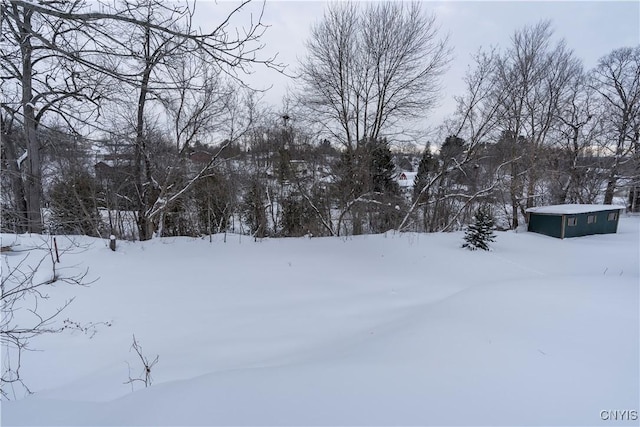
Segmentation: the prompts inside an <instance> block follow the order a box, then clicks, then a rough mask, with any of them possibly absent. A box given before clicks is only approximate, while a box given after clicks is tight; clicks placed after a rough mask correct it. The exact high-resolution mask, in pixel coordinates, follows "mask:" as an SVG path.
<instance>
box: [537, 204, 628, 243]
mask: <svg viewBox="0 0 640 427" xmlns="http://www.w3.org/2000/svg"><path fill="white" fill-rule="evenodd" d="M612 213H615V219H614V220H609V214H612ZM619 216H620V211H619V210H617V209H616V210H610V211H600V212H589V213H580V214H566V215H562V214H557V215H553V214H537V213H533V212H532V213H530V214H529V227H528V230H529V231H532V232H535V233H541V234H545V235H547V236H552V237H558V238H565V237H579V236H588V235H592V234H609V233H616V232H617V231H618V219H619ZM589 217H593V218H595V220H594V221H592V222H591V223H589ZM572 219H575V225H569V224H570V222H571V221H572ZM563 222H564V224H563ZM563 225H564V236H563V235H562V233H563V231H562V230H563Z"/></svg>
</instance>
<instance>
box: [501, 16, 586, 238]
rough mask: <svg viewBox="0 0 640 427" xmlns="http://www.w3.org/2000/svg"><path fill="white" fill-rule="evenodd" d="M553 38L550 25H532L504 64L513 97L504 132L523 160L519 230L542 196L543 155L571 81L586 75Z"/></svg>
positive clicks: (516, 184) (513, 188) (517, 193)
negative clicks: (532, 207)
mask: <svg viewBox="0 0 640 427" xmlns="http://www.w3.org/2000/svg"><path fill="white" fill-rule="evenodd" d="M552 36H553V31H552V28H551V23H550V22H549V21H542V22H540V23H538V24H536V25H534V26H526V27H524V28H522V29H520V30H518V31H516V32H515V34H514V36H513V37H512V45H511V48H510V49H509V50H508V51H507V52H506V53H505V54H504V55H503V56H502V58H501V60H500V62H499V64H500V65H499V68H498V73H499V77H500V79H501V81H502V84H503V85H504V87H505V90H506V93H508V96H507V97H506V98H505V99H504V101H503V103H502V106H501V112H500V116H501V120H500V122H501V123H500V127H501V129H502V132H503V135H504V136H505V137H506V139H505V141H504V142H505V144H507V145H508V146H509V147H510V153H508V156H509V157H511V158H512V159H514V158H516V157H520V158H521V161H518V162H515V161H513V162H511V164H510V174H509V179H508V186H509V189H508V192H509V198H510V205H511V226H512V227H513V228H516V227H517V226H518V224H519V219H518V218H519V216H520V215H522V216H524V211H525V209H526V208H528V207H531V206H533V205H534V201H535V199H536V197H539V195H538V193H537V191H538V183H539V181H540V178H541V176H542V170H543V168H542V167H540V166H541V165H540V160H541V159H542V156H540V151H541V150H542V148H543V147H544V146H545V145H546V144H547V143H548V140H549V136H550V134H551V132H552V131H553V129H555V124H556V122H557V119H558V111H559V109H560V108H561V105H562V104H563V103H564V102H566V100H567V93H568V92H570V87H571V79H572V78H573V77H574V76H575V75H576V73H579V71H580V62H579V61H578V60H577V59H576V58H575V57H574V56H573V52H572V51H571V50H569V49H567V47H566V45H565V42H564V40H560V41H559V42H557V43H556V44H555V45H553V44H552ZM523 202H524V203H523Z"/></svg>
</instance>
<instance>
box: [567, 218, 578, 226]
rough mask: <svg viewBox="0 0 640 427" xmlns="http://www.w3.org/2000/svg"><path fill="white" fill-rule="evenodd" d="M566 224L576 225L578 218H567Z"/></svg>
mask: <svg viewBox="0 0 640 427" xmlns="http://www.w3.org/2000/svg"><path fill="white" fill-rule="evenodd" d="M567 225H568V226H569V227H575V226H576V225H578V218H576V217H575V216H574V217H571V218H567Z"/></svg>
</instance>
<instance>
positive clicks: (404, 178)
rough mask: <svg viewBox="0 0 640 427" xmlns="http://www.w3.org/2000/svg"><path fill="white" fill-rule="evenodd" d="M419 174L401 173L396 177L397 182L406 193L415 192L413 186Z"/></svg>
mask: <svg viewBox="0 0 640 427" xmlns="http://www.w3.org/2000/svg"><path fill="white" fill-rule="evenodd" d="M416 175H418V173H417V172H406V171H404V172H399V173H398V174H396V176H395V180H396V182H397V183H398V185H399V186H400V189H401V190H403V191H405V192H410V191H412V190H413V186H414V184H415V179H416Z"/></svg>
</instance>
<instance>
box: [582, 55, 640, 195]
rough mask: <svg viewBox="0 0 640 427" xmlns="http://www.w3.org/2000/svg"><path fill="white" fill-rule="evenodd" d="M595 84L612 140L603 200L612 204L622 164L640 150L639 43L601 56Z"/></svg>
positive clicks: (595, 74)
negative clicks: (611, 156) (611, 158)
mask: <svg viewBox="0 0 640 427" xmlns="http://www.w3.org/2000/svg"><path fill="white" fill-rule="evenodd" d="M592 85H593V88H594V89H595V90H596V91H597V92H598V93H599V94H600V96H601V98H602V102H603V104H604V106H605V107H604V110H605V116H604V120H605V123H606V131H607V134H608V135H610V141H611V142H613V144H612V145H611V146H610V148H609V149H610V151H611V153H612V154H613V160H612V163H611V166H610V169H609V176H608V180H607V189H606V191H605V195H604V203H605V204H609V203H612V202H613V197H614V195H615V191H616V189H617V185H618V180H619V178H620V172H621V171H620V168H621V166H622V165H623V164H624V163H625V162H627V161H629V160H630V159H633V158H635V159H636V160H637V159H638V152H639V151H640V149H639V147H638V134H639V133H640V132H639V128H640V125H639V122H640V45H639V46H636V47H626V48H620V49H616V50H614V51H613V52H611V53H609V54H608V55H606V56H604V57H603V58H601V59H600V61H599V62H598V66H597V67H596V69H595V70H594V71H593V83H592ZM632 153H633V156H630V155H631V154H632ZM636 172H638V171H637V170H636Z"/></svg>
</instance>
